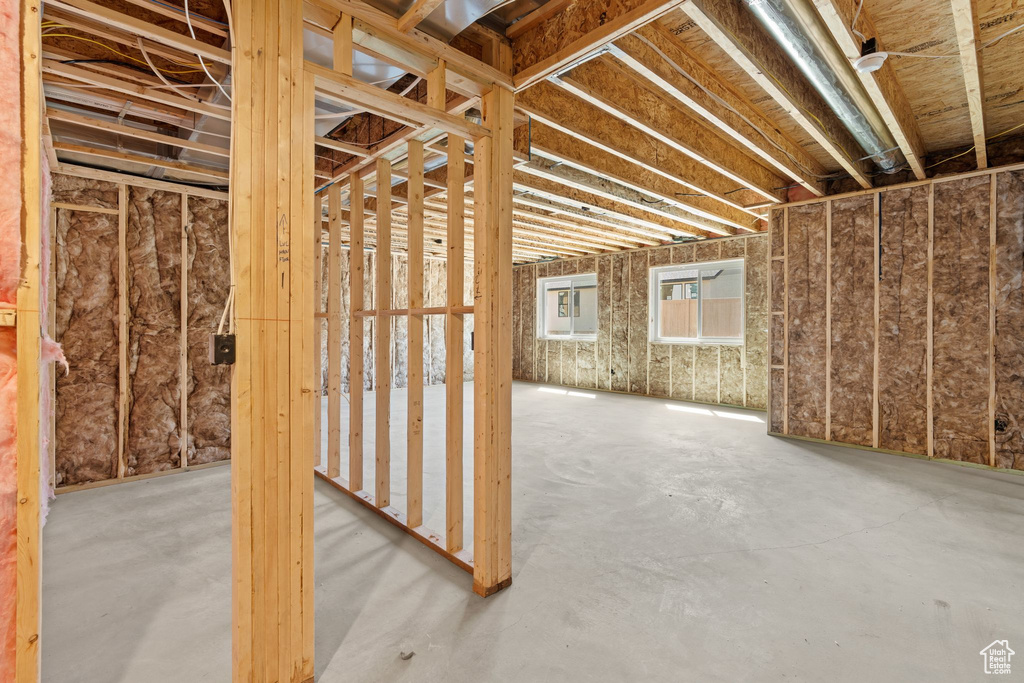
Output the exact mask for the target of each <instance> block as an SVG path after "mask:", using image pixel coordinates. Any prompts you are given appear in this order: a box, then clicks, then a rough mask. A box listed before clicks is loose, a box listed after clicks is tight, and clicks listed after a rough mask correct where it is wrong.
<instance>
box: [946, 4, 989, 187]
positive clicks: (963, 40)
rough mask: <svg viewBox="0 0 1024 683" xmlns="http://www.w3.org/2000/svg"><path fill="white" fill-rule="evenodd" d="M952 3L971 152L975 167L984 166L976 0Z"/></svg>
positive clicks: (981, 82) (981, 84)
mask: <svg viewBox="0 0 1024 683" xmlns="http://www.w3.org/2000/svg"><path fill="white" fill-rule="evenodd" d="M950 2H951V3H952V5H953V25H954V26H955V27H956V44H957V47H958V48H959V50H960V69H961V71H962V72H963V76H964V87H965V88H966V89H967V111H968V113H969V114H970V117H971V135H972V136H973V137H974V155H975V158H976V159H977V160H978V168H988V150H987V149H986V140H985V88H984V86H983V80H982V75H981V53H980V52H978V11H977V9H978V8H977V5H978V3H977V0H950Z"/></svg>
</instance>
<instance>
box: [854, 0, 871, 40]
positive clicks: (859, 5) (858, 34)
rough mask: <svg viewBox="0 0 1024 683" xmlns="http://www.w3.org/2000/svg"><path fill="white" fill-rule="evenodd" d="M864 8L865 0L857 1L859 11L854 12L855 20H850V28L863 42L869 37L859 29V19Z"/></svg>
mask: <svg viewBox="0 0 1024 683" xmlns="http://www.w3.org/2000/svg"><path fill="white" fill-rule="evenodd" d="M862 9H864V0H860V2H859V3H857V11H856V12H854V13H853V21H851V22H850V30H851V31H852V32H853V34H854V35H855V36H857V37H858V38H860V42H862V43H863V42H864V41H865V40H867V38H865V37H864V34H863V33H861V32H860V31H858V30H857V19H858V18H859V17H860V11H861V10H862Z"/></svg>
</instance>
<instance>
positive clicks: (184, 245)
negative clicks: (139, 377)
mask: <svg viewBox="0 0 1024 683" xmlns="http://www.w3.org/2000/svg"><path fill="white" fill-rule="evenodd" d="M180 304H181V307H180V310H179V316H180V317H181V321H180V323H181V366H180V369H179V373H180V375H181V377H180V378H179V382H178V386H179V387H180V389H179V391H180V394H181V396H180V399H181V404H180V406H179V420H178V424H179V427H178V429H179V431H180V437H181V440H180V444H181V445H180V446H179V448H180V449H181V456H180V461H179V463H180V465H181V468H182V469H188V195H187V194H185V193H184V192H183V193H182V195H181V301H180Z"/></svg>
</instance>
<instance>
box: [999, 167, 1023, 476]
mask: <svg viewBox="0 0 1024 683" xmlns="http://www.w3.org/2000/svg"><path fill="white" fill-rule="evenodd" d="M996 178H997V181H996V182H997V184H996V338H995V343H996V346H995V352H996V353H995V369H996V374H995V379H996V420H997V423H998V424H997V427H996V466H997V467H1010V468H1013V469H1017V470H1024V286H1022V284H1021V274H1022V273H1024V173H1021V172H1020V171H1015V172H1013V173H1000V174H999V175H998V176H996Z"/></svg>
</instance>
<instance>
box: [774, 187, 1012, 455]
mask: <svg viewBox="0 0 1024 683" xmlns="http://www.w3.org/2000/svg"><path fill="white" fill-rule="evenodd" d="M770 222H771V273H772V276H771V283H772V285H771V318H772V324H771V330H772V334H771V383H770V384H771V409H770V416H771V419H770V427H769V430H770V431H771V432H772V433H775V434H784V435H792V436H800V437H809V438H815V439H824V440H828V441H836V442H841V443H848V444H854V445H858V446H866V447H873V448H880V449H883V450H890V451H900V452H905V453H911V454H915V455H922V456H929V457H934V458H942V459H949V460H957V461H963V462H970V463H976V464H981V465H988V466H992V467H1001V468H1013V469H1024V372H1022V368H1024V334H1022V333H1024V288H1022V285H1021V272H1022V270H1024V171H1022V170H1020V169H1019V168H1011V169H1004V170H1002V171H1000V170H999V169H995V170H993V171H990V172H983V173H972V174H967V175H964V176H957V177H947V178H941V179H937V180H933V181H925V182H921V183H912V184H908V185H904V186H896V187H892V188H889V189H885V190H876V191H869V192H861V193H855V194H852V195H846V196H841V197H836V198H833V199H828V200H817V201H812V202H805V203H799V204H792V205H789V206H787V207H782V208H777V209H773V210H772V211H771V221H770Z"/></svg>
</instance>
